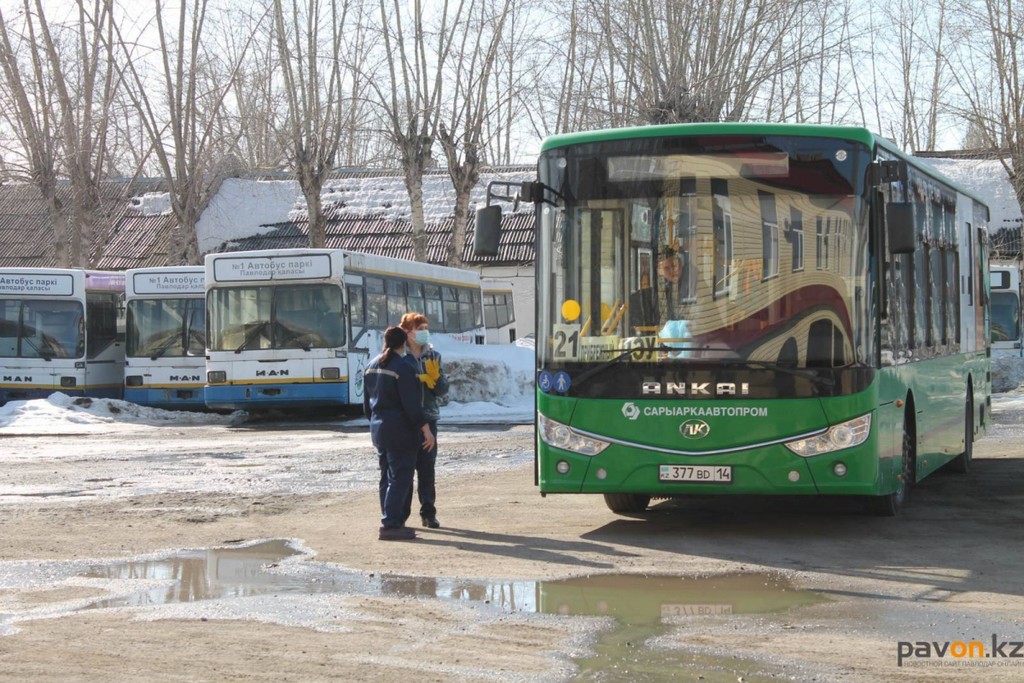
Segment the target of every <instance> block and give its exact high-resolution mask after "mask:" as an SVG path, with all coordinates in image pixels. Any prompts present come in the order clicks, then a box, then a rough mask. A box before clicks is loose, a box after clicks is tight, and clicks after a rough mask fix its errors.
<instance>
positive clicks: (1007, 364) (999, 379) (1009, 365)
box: [992, 356, 1024, 394]
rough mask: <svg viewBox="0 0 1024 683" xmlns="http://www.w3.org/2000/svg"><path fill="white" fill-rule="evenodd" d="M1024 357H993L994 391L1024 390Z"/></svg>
mask: <svg viewBox="0 0 1024 683" xmlns="http://www.w3.org/2000/svg"><path fill="white" fill-rule="evenodd" d="M1022 385H1024V358H1015V357H1013V356H996V357H995V358H993V359H992V392H993V393H996V394H1002V393H1004V392H1007V391H1013V392H1024V386H1022Z"/></svg>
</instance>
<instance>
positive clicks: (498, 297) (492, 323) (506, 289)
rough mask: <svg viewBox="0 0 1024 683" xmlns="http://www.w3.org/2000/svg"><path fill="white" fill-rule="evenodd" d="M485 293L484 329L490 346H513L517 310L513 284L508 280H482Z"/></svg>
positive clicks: (515, 336)
mask: <svg viewBox="0 0 1024 683" xmlns="http://www.w3.org/2000/svg"><path fill="white" fill-rule="evenodd" d="M480 284H481V287H482V288H483V291H484V327H485V328H486V329H487V343H488V344H511V343H512V342H514V341H515V340H516V339H517V338H518V337H517V335H516V309H515V300H514V298H513V296H512V283H511V282H508V281H507V280H487V279H484V280H481V281H480Z"/></svg>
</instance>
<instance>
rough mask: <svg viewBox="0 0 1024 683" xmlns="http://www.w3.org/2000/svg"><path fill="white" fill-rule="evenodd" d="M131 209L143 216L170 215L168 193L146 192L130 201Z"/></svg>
mask: <svg viewBox="0 0 1024 683" xmlns="http://www.w3.org/2000/svg"><path fill="white" fill-rule="evenodd" d="M130 204H131V207H132V208H133V209H135V210H136V211H139V212H141V213H142V215H143V216H166V215H168V214H170V213H171V194H170V193H169V192H147V193H146V194H140V195H139V196H137V197H132V198H131V200H130Z"/></svg>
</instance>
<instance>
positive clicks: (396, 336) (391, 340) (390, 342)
mask: <svg viewBox="0 0 1024 683" xmlns="http://www.w3.org/2000/svg"><path fill="white" fill-rule="evenodd" d="M408 340H409V335H408V334H406V332H405V330H403V329H402V328H401V327H389V328H388V329H386V330H384V349H383V350H382V351H381V353H380V356H378V358H379V360H380V364H381V365H387V364H388V363H390V362H391V358H392V357H393V356H394V355H395V352H396V351H398V349H400V348H402V347H403V346H405V343H406V342H407V341H408Z"/></svg>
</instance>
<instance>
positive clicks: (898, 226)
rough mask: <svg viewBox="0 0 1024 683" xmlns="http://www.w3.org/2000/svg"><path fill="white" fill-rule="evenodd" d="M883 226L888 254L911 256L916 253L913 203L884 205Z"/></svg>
mask: <svg viewBox="0 0 1024 683" xmlns="http://www.w3.org/2000/svg"><path fill="white" fill-rule="evenodd" d="M885 225H886V241H887V242H888V243H889V253H890V254H913V253H914V252H915V251H917V235H915V234H914V205H913V203H911V202H889V203H888V204H886V205H885Z"/></svg>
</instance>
